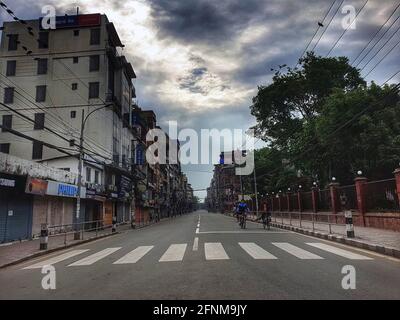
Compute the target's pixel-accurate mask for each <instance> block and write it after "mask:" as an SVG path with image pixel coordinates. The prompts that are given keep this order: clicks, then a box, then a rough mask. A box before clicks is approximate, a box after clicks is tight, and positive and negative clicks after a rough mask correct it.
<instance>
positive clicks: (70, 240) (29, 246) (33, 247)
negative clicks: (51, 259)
mask: <svg viewBox="0 0 400 320" xmlns="http://www.w3.org/2000/svg"><path fill="white" fill-rule="evenodd" d="M128 229H130V225H121V226H118V231H124V230H128ZM109 234H111V229H110V228H108V229H105V230H100V231H98V232H97V233H96V232H95V231H87V232H84V233H83V237H82V239H80V240H74V235H73V234H72V233H71V234H68V235H67V236H64V235H63V234H60V235H57V236H50V237H49V242H48V249H47V251H52V250H56V249H62V248H64V247H66V246H73V245H76V244H79V243H82V242H83V241H85V240H88V239H91V238H97V237H104V236H106V235H109ZM39 247H40V239H34V240H25V241H22V242H12V243H6V244H1V245H0V267H1V266H5V265H8V264H10V263H14V262H17V261H20V260H21V259H26V258H29V257H35V256H37V255H39V254H41V253H44V252H45V251H43V250H39Z"/></svg>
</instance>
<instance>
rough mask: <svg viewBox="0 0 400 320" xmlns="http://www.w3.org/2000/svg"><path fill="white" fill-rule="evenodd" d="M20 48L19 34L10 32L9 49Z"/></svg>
mask: <svg viewBox="0 0 400 320" xmlns="http://www.w3.org/2000/svg"><path fill="white" fill-rule="evenodd" d="M17 49H18V35H17V34H9V35H8V51H12V50H17Z"/></svg>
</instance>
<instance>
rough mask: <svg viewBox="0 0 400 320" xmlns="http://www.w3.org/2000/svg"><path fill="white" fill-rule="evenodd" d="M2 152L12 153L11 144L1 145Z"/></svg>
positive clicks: (0, 150)
mask: <svg viewBox="0 0 400 320" xmlns="http://www.w3.org/2000/svg"><path fill="white" fill-rule="evenodd" d="M0 152H2V153H7V154H9V153H10V144H9V143H0Z"/></svg>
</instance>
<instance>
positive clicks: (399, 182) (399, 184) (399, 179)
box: [394, 168, 400, 202]
mask: <svg viewBox="0 0 400 320" xmlns="http://www.w3.org/2000/svg"><path fill="white" fill-rule="evenodd" d="M394 176H395V178H396V190H397V196H398V197H399V202H400V168H397V169H396V170H395V171H394Z"/></svg>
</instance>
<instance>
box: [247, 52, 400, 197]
mask: <svg viewBox="0 0 400 320" xmlns="http://www.w3.org/2000/svg"><path fill="white" fill-rule="evenodd" d="M299 63H300V68H299V69H290V68H289V69H288V71H287V72H286V73H284V74H283V73H280V72H277V73H276V74H275V76H274V77H273V79H272V83H271V84H269V85H267V86H260V87H259V88H258V94H257V96H256V97H254V98H253V105H252V106H251V113H252V114H253V115H254V116H255V117H256V120H257V125H256V126H255V131H256V135H257V136H258V137H259V138H261V139H262V140H264V141H266V142H267V144H268V147H266V148H264V149H262V150H259V151H257V152H256V155H255V158H256V168H258V169H257V174H259V175H260V176H261V178H260V181H259V182H261V184H262V188H263V189H265V190H266V189H271V188H272V189H273V188H276V189H283V188H287V187H290V186H294V185H296V186H297V185H298V184H310V183H312V181H316V180H317V181H319V183H320V184H327V183H328V182H329V181H330V179H331V177H332V176H335V177H336V178H337V179H338V181H340V182H341V183H351V182H352V181H353V179H354V173H355V172H357V170H362V171H363V172H364V173H365V174H366V175H367V176H368V177H369V178H374V179H379V178H385V177H388V176H390V175H391V173H392V171H393V169H394V168H395V167H396V165H398V161H399V159H400V108H399V100H400V99H399V95H398V93H397V92H395V93H393V91H394V90H393V88H391V87H390V86H387V85H386V86H384V87H381V86H378V85H376V84H375V83H372V84H370V85H369V86H368V85H367V84H366V82H365V80H364V79H362V77H361V76H360V73H359V70H358V69H356V68H354V67H352V66H351V65H350V64H349V61H348V59H347V58H346V57H338V58H323V57H317V56H315V55H314V54H313V53H308V54H307V55H306V57H305V58H302V59H300V60H299Z"/></svg>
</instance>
